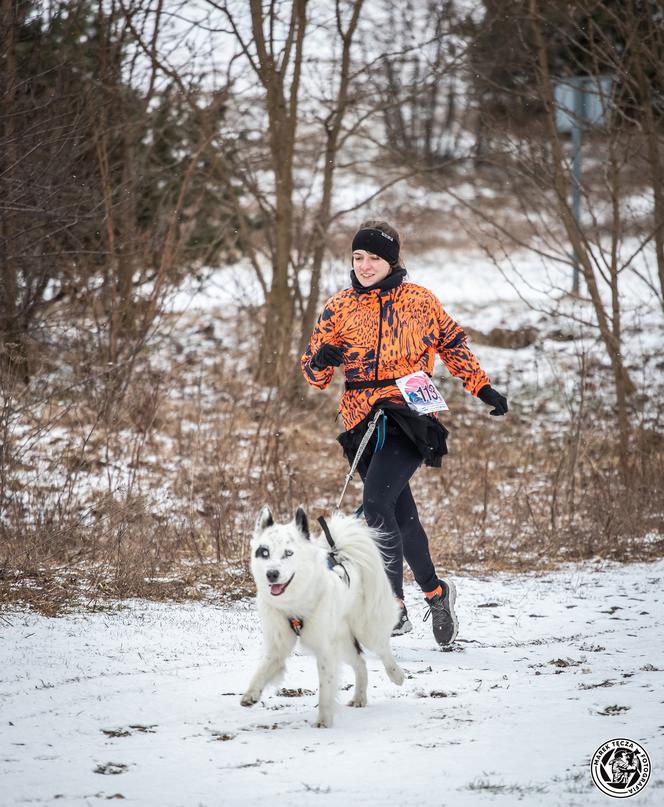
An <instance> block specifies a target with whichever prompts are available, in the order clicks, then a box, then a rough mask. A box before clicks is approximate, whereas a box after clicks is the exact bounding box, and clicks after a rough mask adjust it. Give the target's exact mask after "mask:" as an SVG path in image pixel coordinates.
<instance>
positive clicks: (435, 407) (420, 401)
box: [397, 370, 449, 415]
mask: <svg viewBox="0 0 664 807" xmlns="http://www.w3.org/2000/svg"><path fill="white" fill-rule="evenodd" d="M397 387H399V389H400V390H401V394H402V395H403V397H404V399H405V401H406V403H407V404H408V406H409V407H410V408H411V409H412V410H413V411H414V412H417V414H418V415H426V414H428V413H429V412H441V411H442V410H449V406H448V405H447V404H446V403H445V400H444V398H443V396H442V395H441V394H440V392H438V390H437V389H436V385H435V384H434V383H433V381H432V380H431V379H430V378H429V376H428V375H427V374H426V373H425V372H424V371H423V370H419V371H418V372H417V373H411V374H410V375H405V376H404V377H403V378H397Z"/></svg>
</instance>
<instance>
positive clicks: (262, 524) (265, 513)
mask: <svg viewBox="0 0 664 807" xmlns="http://www.w3.org/2000/svg"><path fill="white" fill-rule="evenodd" d="M273 524H274V518H273V516H272V510H270V508H269V507H268V506H267V505H266V504H264V505H263V506H262V507H261V509H260V512H259V513H258V517H257V518H256V532H257V533H258V532H263V530H266V529H267V528H268V527H271V526H272V525H273Z"/></svg>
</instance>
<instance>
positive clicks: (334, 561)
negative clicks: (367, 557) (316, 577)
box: [318, 516, 350, 586]
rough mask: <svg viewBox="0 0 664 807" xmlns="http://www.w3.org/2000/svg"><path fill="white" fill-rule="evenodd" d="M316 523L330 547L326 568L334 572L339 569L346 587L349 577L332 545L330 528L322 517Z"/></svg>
mask: <svg viewBox="0 0 664 807" xmlns="http://www.w3.org/2000/svg"><path fill="white" fill-rule="evenodd" d="M318 523H319V524H320V526H321V528H322V530H323V532H324V533H325V537H326V538H327V542H328V544H329V545H330V551H329V552H328V553H327V566H328V569H330V571H332V572H334V573H335V574H336V572H335V569H337V568H339V567H341V569H342V570H343V573H344V576H343V580H344V583H345V584H346V585H347V586H350V576H349V574H348V570H347V569H346V567H345V566H344V565H343V563H342V562H341V561H340V560H339V557H338V555H337V546H336V544H335V543H334V538H333V537H332V533H331V532H330V528H329V527H328V526H327V521H325V519H324V518H323V516H319V517H318Z"/></svg>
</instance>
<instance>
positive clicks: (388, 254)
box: [352, 229, 399, 266]
mask: <svg viewBox="0 0 664 807" xmlns="http://www.w3.org/2000/svg"><path fill="white" fill-rule="evenodd" d="M356 249H364V250H366V251H367V252H371V254H372V255H378V257H379V258H382V259H383V260H385V261H387V262H388V263H389V264H390V266H394V265H395V264H396V263H397V261H398V260H399V242H398V240H397V239H396V238H394V237H393V236H391V235H388V234H387V233H384V232H383V231H382V230H374V229H367V230H358V232H357V233H356V234H355V238H353V246H352V251H353V252H355V250H356Z"/></svg>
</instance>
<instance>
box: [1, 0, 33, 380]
mask: <svg viewBox="0 0 664 807" xmlns="http://www.w3.org/2000/svg"><path fill="white" fill-rule="evenodd" d="M0 25H1V26H2V29H1V30H2V37H1V39H0V42H1V44H2V47H1V49H0V53H2V54H4V59H3V65H2V74H1V77H0V81H1V84H0V93H1V98H2V102H1V103H2V106H1V109H2V121H3V124H2V129H1V130H0V131H1V133H2V139H3V141H4V143H3V148H2V150H1V151H0V199H1V200H2V202H0V284H1V285H0V340H1V345H0V351H1V354H2V355H1V356H0V367H1V368H2V371H3V374H4V372H10V373H11V374H13V375H18V377H19V378H21V379H22V380H23V381H25V382H27V381H28V379H29V367H28V358H27V351H26V345H25V334H24V332H23V330H24V329H23V327H22V325H21V317H20V310H19V305H18V303H19V300H18V266H17V262H18V255H19V248H18V239H17V228H16V226H15V221H14V215H13V213H12V204H13V200H14V198H15V196H16V194H15V184H16V166H17V162H18V149H17V146H16V142H17V140H16V137H17V133H16V2H15V0H2V19H1V22H0ZM2 153H4V159H3V158H2V156H1V155H2ZM3 208H4V209H3Z"/></svg>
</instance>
